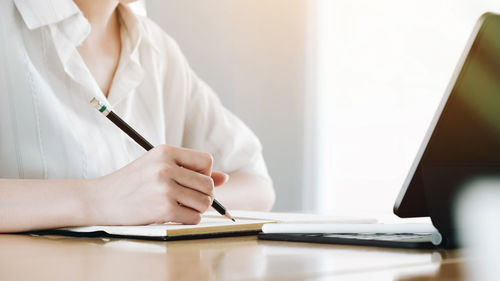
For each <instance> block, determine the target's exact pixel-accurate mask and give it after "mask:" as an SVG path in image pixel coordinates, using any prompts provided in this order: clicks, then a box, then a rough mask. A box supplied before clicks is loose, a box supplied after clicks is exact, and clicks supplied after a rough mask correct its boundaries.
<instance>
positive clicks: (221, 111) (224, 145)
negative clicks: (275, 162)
mask: <svg viewBox="0 0 500 281" xmlns="http://www.w3.org/2000/svg"><path fill="white" fill-rule="evenodd" d="M163 39H164V44H165V45H164V47H165V49H164V50H168V51H167V53H168V55H167V56H168V58H167V68H169V71H167V73H166V75H167V76H169V75H170V77H165V79H166V80H172V79H173V78H172V75H173V76H175V80H176V81H182V84H183V87H181V88H182V92H183V93H182V94H184V95H185V97H184V99H182V100H183V105H182V106H184V107H185V108H184V110H183V112H184V115H185V116H184V128H183V135H182V144H181V145H182V147H186V148H191V149H195V150H199V151H203V152H208V153H210V154H212V156H213V157H214V169H216V170H219V171H223V172H226V173H231V172H236V171H239V172H248V173H252V174H256V175H259V176H261V177H264V178H267V179H270V177H269V174H268V171H267V167H266V164H265V162H264V157H263V155H262V145H261V143H260V141H259V139H258V138H257V136H256V135H255V134H254V133H253V132H252V131H251V130H250V128H248V127H247V126H246V125H245V124H244V123H243V122H242V121H241V120H240V119H239V118H238V117H236V116H235V115H234V114H233V113H231V112H230V111H229V110H227V109H226V108H225V107H224V106H223V105H222V104H221V101H220V100H219V98H218V97H217V95H216V94H215V92H214V91H213V90H212V89H211V88H210V87H209V86H208V85H207V84H206V83H205V82H204V81H202V80H201V79H200V78H198V76H197V75H196V74H195V73H194V71H193V70H192V69H191V68H190V66H189V64H188V62H187V60H186V59H185V57H184V55H183V54H182V52H181V51H180V49H179V46H178V45H177V43H176V42H175V41H174V40H173V39H172V38H170V37H169V36H168V35H167V34H165V33H163ZM179 94H181V93H179Z"/></svg>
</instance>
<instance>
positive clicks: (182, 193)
mask: <svg viewBox="0 0 500 281" xmlns="http://www.w3.org/2000/svg"><path fill="white" fill-rule="evenodd" d="M168 188H170V189H172V192H170V194H173V197H174V198H173V199H174V200H176V201H177V202H178V203H180V204H182V205H183V206H185V207H188V208H191V209H193V210H194V211H197V212H199V213H204V212H205V211H206V210H208V208H210V206H211V205H212V201H213V196H208V195H206V194H204V193H201V192H199V191H196V190H194V189H191V188H187V187H184V186H181V185H179V184H178V183H177V182H172V183H171V184H170V185H169V187H168Z"/></svg>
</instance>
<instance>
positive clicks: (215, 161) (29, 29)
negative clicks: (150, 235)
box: [0, 0, 274, 232]
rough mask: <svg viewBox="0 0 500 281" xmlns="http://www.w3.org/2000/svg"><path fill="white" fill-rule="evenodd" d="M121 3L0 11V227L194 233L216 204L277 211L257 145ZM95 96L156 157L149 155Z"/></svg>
mask: <svg viewBox="0 0 500 281" xmlns="http://www.w3.org/2000/svg"><path fill="white" fill-rule="evenodd" d="M127 2H132V1H126V0H75V1H74V2H73V1H71V0H8V1H2V4H0V5H1V6H2V7H0V21H1V22H0V23H1V25H0V26H1V27H0V29H1V31H0V32H1V34H0V35H1V37H0V38H1V40H2V42H0V44H1V45H0V65H2V67H1V68H0V232H17V231H27V230H37V229H47V228H57V227H63V226H79V225H137V224H150V223H161V222H168V221H173V222H180V223H187V224H196V223H198V222H199V221H200V214H202V213H203V212H205V211H206V210H207V209H208V208H209V207H210V205H211V202H212V200H213V199H214V196H216V197H217V199H218V200H219V201H220V202H221V203H222V204H224V205H225V206H226V207H228V208H230V209H231V208H237V209H255V210H269V209H270V208H271V206H272V204H273V201H274V192H273V188H272V184H271V181H270V179H269V176H268V174H267V170H266V167H265V163H264V160H263V158H262V154H261V147H260V143H259V141H258V140H257V138H256V137H255V136H254V134H253V133H252V132H251V131H250V130H249V129H248V128H247V127H246V126H245V125H244V124H243V123H242V122H241V121H240V120H239V119H237V118H236V117H235V116H234V115H232V114H231V113H230V112H228V111H227V110H226V109H224V108H223V106H222V105H221V104H220V102H219V100H218V98H217V97H216V95H215V94H214V93H213V92H212V90H211V89H210V88H209V87H208V86H207V85H205V84H204V83H203V82H202V81H201V80H200V79H198V78H197V77H196V75H195V74H194V73H193V72H192V70H191V69H190V68H189V66H188V64H187V62H186V60H185V59H184V57H183V56H182V54H181V52H180V50H179V49H178V46H177V45H176V44H175V42H174V41H173V40H172V39H170V38H169V37H168V36H167V35H166V34H165V33H164V32H163V31H162V30H160V28H159V27H158V26H156V25H155V24H154V23H152V22H151V21H150V20H149V19H147V18H144V17H139V16H137V15H135V14H134V13H132V12H131V11H130V10H129V8H128V7H127V6H126V4H127ZM92 97H97V98H98V99H100V100H102V101H104V102H105V103H106V104H107V105H108V106H111V107H112V108H113V111H114V112H115V113H117V114H118V115H120V116H121V117H122V118H123V119H125V120H126V122H128V123H129V124H131V126H132V127H134V128H136V129H137V130H138V131H139V132H140V133H141V134H142V135H143V136H144V137H145V138H146V139H148V140H149V141H150V142H151V143H153V144H154V145H155V146H156V148H155V149H153V150H151V151H149V152H147V153H145V152H144V151H143V149H142V148H141V147H140V146H138V145H137V144H136V143H134V141H132V140H131V139H130V138H129V137H128V136H126V135H125V134H123V133H122V132H121V131H120V130H119V129H117V128H116V126H114V125H113V124H112V123H111V122H109V121H108V120H107V119H106V118H105V117H103V116H102V115H101V114H100V113H99V112H97V111H96V110H95V109H94V108H92V107H91V106H90V103H89V102H90V100H91V99H92ZM219 171H223V172H219ZM226 173H227V174H226ZM214 187H217V189H216V190H215V189H214Z"/></svg>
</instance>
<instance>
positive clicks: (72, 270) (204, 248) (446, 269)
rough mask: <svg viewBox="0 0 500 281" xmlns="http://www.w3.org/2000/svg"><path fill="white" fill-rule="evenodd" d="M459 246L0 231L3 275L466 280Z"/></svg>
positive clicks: (26, 277) (4, 277)
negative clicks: (432, 248) (165, 239)
mask: <svg viewBox="0 0 500 281" xmlns="http://www.w3.org/2000/svg"><path fill="white" fill-rule="evenodd" d="M462 265H463V260H462V259H461V253H460V251H456V250H455V251H429V250H397V249H385V248H375V247H359V246H337V245H320V244H307V243H285V242H274V241H260V240H257V239H256V237H255V236H246V237H236V238H221V239H204V240H192V241H177V242H151V241H140V240H125V239H98V238H95V239H89V238H68V237H59V236H57V237H35V236H27V235H0V280H30V281H31V280H37V281H42V280H51V281H53V280H120V281H123V280H176V281H177V280H255V279H259V280H332V279H333V280H373V281H376V280H399V281H403V280H404V281H417V280H418V281H420V280H463V279H464V278H463V277H462V273H461V268H462Z"/></svg>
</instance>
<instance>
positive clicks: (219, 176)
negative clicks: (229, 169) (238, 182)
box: [210, 171, 229, 187]
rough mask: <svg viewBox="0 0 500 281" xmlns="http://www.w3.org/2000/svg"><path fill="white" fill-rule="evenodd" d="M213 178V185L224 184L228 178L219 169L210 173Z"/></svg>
mask: <svg viewBox="0 0 500 281" xmlns="http://www.w3.org/2000/svg"><path fill="white" fill-rule="evenodd" d="M210 176H211V177H212V179H213V180H214V186H215V187H217V186H221V185H223V184H225V183H226V182H227V181H228V180H229V175H228V174H226V173H223V172H219V171H213V172H212V175H210Z"/></svg>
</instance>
